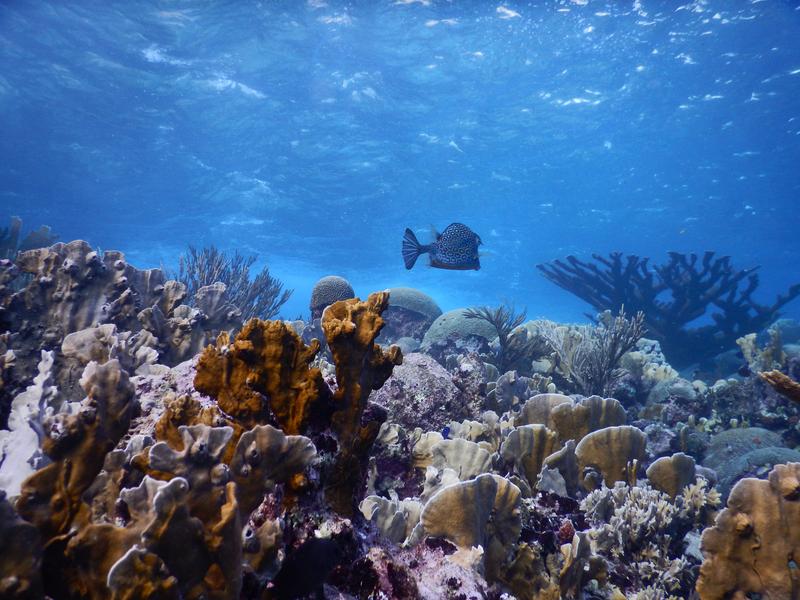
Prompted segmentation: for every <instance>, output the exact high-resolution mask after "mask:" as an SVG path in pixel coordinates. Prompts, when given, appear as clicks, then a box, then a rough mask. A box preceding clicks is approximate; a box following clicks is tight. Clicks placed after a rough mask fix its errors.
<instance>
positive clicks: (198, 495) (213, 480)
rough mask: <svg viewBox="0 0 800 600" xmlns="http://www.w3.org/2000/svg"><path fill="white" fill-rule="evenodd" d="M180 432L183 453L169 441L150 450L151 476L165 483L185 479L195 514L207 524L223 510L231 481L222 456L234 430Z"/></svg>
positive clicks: (200, 427)
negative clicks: (226, 487)
mask: <svg viewBox="0 0 800 600" xmlns="http://www.w3.org/2000/svg"><path fill="white" fill-rule="evenodd" d="M179 431H180V433H181V437H182V438H183V443H182V444H181V450H174V449H173V448H170V447H169V445H168V444H167V443H166V442H159V443H157V444H155V445H154V446H151V447H150V450H149V453H148V457H149V461H148V467H149V469H150V470H149V471H148V474H150V475H152V476H153V477H156V478H158V479H165V480H170V479H172V478H174V477H182V478H183V479H185V480H186V481H187V482H188V483H189V486H190V488H191V491H192V493H191V494H190V495H189V496H188V501H189V510H190V512H191V514H192V515H193V516H195V517H198V518H200V519H201V520H202V521H204V522H207V521H209V520H211V519H213V515H214V514H215V513H216V512H217V510H219V508H218V507H219V505H220V503H221V501H222V496H223V495H224V493H225V485H226V484H227V483H228V480H229V478H230V475H229V470H228V467H227V466H226V465H224V464H222V454H223V452H224V451H225V447H226V446H227V444H228V442H229V440H230V439H231V436H232V435H233V428H231V427H209V426H208V425H192V426H190V427H185V426H182V427H180V429H179Z"/></svg>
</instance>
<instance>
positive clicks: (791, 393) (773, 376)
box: [758, 371, 800, 403]
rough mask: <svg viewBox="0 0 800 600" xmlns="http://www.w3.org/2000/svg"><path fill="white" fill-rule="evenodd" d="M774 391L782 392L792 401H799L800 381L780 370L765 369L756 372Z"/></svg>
mask: <svg viewBox="0 0 800 600" xmlns="http://www.w3.org/2000/svg"><path fill="white" fill-rule="evenodd" d="M758 375H759V377H761V379H763V380H764V381H766V382H767V383H768V384H770V385H771V386H772V387H773V388H774V389H775V391H776V392H778V393H779V394H783V395H784V396H786V397H787V398H788V399H789V400H791V401H792V402H798V403H800V383H798V382H797V381H795V380H794V379H792V378H791V377H789V376H788V375H786V374H785V373H781V372H780V371H765V372H763V373H759V374H758Z"/></svg>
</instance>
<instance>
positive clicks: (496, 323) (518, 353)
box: [464, 306, 538, 373]
mask: <svg viewBox="0 0 800 600" xmlns="http://www.w3.org/2000/svg"><path fill="white" fill-rule="evenodd" d="M525 314H526V313H525V311H522V312H521V313H517V312H516V311H515V310H514V307H513V306H498V307H497V308H490V307H488V306H481V307H478V308H468V309H466V310H465V311H464V317H465V318H467V319H482V320H484V321H486V322H487V323H489V324H490V325H491V326H492V327H494V329H495V331H496V332H497V339H498V343H499V344H500V348H499V350H498V352H497V368H498V370H499V371H500V372H501V373H505V372H506V371H508V370H509V369H511V368H513V366H514V365H515V364H516V363H517V362H518V361H520V360H521V359H522V358H525V357H529V356H530V355H531V354H532V353H533V350H534V349H535V348H536V347H537V345H538V340H537V339H536V338H533V337H529V334H528V330H527V329H525V328H521V329H518V327H519V326H520V325H522V323H523V322H524V321H525Z"/></svg>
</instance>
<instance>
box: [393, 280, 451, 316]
mask: <svg viewBox="0 0 800 600" xmlns="http://www.w3.org/2000/svg"><path fill="white" fill-rule="evenodd" d="M392 307H400V308H404V309H406V310H410V311H412V312H415V313H419V314H421V315H425V316H426V317H428V318H429V319H430V320H431V321H433V320H435V319H436V318H437V317H438V316H439V315H441V314H442V309H441V308H439V305H438V304H436V301H435V300H434V299H433V298H431V297H430V296H428V294H425V293H424V292H421V291H419V290H418V289H415V288H409V287H396V288H390V289H389V308H390V309H391V308H392Z"/></svg>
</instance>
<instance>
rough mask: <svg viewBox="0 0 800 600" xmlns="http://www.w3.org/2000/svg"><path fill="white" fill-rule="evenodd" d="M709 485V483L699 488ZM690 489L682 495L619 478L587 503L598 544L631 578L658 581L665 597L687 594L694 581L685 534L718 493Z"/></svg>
mask: <svg viewBox="0 0 800 600" xmlns="http://www.w3.org/2000/svg"><path fill="white" fill-rule="evenodd" d="M704 490H705V487H704V484H703V485H702V486H699V487H698V490H697V492H702V491H704ZM697 492H696V491H694V490H688V489H687V491H685V492H684V494H683V495H678V497H677V498H676V499H674V500H673V499H671V498H670V497H669V496H668V495H667V494H664V493H661V492H658V491H656V490H653V489H651V488H649V487H643V486H628V485H627V484H625V483H617V484H615V485H614V486H613V487H612V488H605V487H604V488H602V489H599V490H596V491H594V492H592V493H590V494H589V495H588V496H587V497H586V498H585V499H584V501H583V502H582V503H581V508H582V509H583V510H585V511H586V515H587V517H588V518H589V519H590V521H591V523H592V526H593V527H592V529H591V530H589V532H588V538H589V540H590V542H591V547H592V550H593V551H595V552H597V553H598V554H600V555H601V556H603V557H605V558H607V559H608V560H609V561H612V562H614V563H615V564H616V577H617V578H619V579H620V580H621V581H627V584H628V585H630V584H631V583H636V585H637V587H638V586H646V585H652V586H653V587H654V588H655V589H658V590H660V592H661V593H662V594H663V597H666V595H668V594H672V595H677V596H679V597H686V596H685V595H684V594H685V593H686V592H687V591H688V590H687V584H688V583H689V579H688V573H687V566H688V565H687V564H686V562H685V559H684V558H683V557H682V555H683V544H682V541H683V538H684V536H685V535H686V534H687V533H688V532H689V531H690V530H692V529H693V528H695V527H696V526H697V525H703V522H702V520H701V519H700V518H699V517H700V516H701V515H703V514H704V513H705V511H706V510H707V509H708V508H712V509H713V507H714V506H715V505H716V504H715V503H716V502H718V496H715V495H713V494H704V493H699V494H698V493H697Z"/></svg>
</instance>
